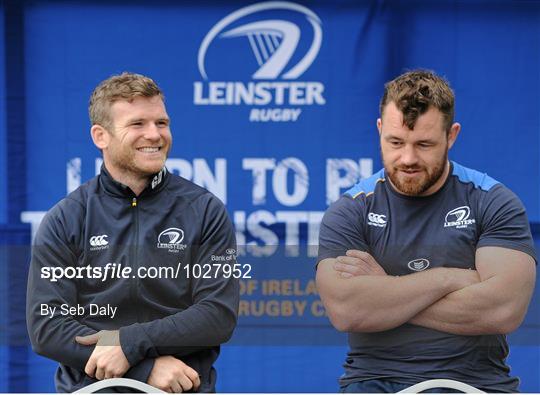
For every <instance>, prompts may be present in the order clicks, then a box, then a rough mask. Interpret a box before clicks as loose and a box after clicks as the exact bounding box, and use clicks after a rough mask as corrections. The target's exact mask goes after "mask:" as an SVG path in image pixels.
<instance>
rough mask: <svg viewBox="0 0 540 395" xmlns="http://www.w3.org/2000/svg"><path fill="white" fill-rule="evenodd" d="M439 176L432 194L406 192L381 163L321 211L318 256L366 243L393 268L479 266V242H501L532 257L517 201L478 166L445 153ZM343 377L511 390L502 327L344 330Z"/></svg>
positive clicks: (344, 380)
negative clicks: (476, 332) (460, 331)
mask: <svg viewBox="0 0 540 395" xmlns="http://www.w3.org/2000/svg"><path fill="white" fill-rule="evenodd" d="M450 165H451V167H450V176H449V177H448V178H447V180H446V182H445V184H444V185H443V186H442V187H441V189H439V190H438V191H437V192H435V193H434V194H432V195H429V196H406V195H403V194H400V193H398V192H397V191H396V190H395V189H394V188H393V187H392V186H391V185H390V183H389V182H386V178H385V174H384V170H380V171H379V172H377V173H376V174H374V175H373V176H371V177H369V178H367V179H363V180H361V181H360V182H359V183H358V184H356V185H355V186H354V187H353V188H351V189H350V190H349V191H347V192H346V193H345V194H344V195H343V196H342V197H341V198H340V199H339V200H337V201H336V202H334V203H333V204H332V205H331V206H330V207H329V209H328V210H327V211H326V213H325V215H324V218H323V221H322V224H321V229H320V236H319V238H320V240H319V255H318V259H317V261H318V262H320V261H321V260H323V259H326V258H335V257H338V256H340V255H345V252H346V251H347V250H349V249H358V250H363V251H367V252H369V253H370V254H371V255H372V256H373V257H374V258H375V260H376V261H377V262H378V263H379V264H380V265H381V266H382V267H383V268H384V270H385V271H386V273H387V274H389V275H407V274H411V273H414V272H417V271H421V270H426V269H430V268H436V267H455V268H463V269H467V268H470V269H475V253H476V250H477V249H478V248H480V247H484V246H499V247H504V248H510V249H515V250H519V251H523V252H525V253H527V254H529V255H531V256H532V257H533V258H534V259H536V255H535V251H534V244H533V240H532V236H531V232H530V228H529V223H528V220H527V216H526V213H525V209H524V207H523V204H522V203H521V201H520V200H519V198H518V197H517V196H516V195H515V194H514V193H513V192H512V191H510V190H509V189H508V188H506V187H505V186H504V185H502V184H501V183H499V182H497V181H495V180H494V179H493V178H491V177H489V176H488V175H486V174H484V173H480V172H478V171H475V170H471V169H468V168H465V167H463V166H461V165H459V164H457V163H455V162H451V164H450ZM349 347H350V349H349V352H348V354H347V359H346V362H345V365H344V367H345V374H344V375H343V376H342V377H341V379H340V384H341V385H346V384H349V383H351V382H355V381H362V380H368V379H381V378H384V379H388V380H391V379H394V380H397V381H399V382H401V383H405V384H411V385H412V384H416V383H418V382H420V381H423V380H428V379H435V378H446V379H454V380H459V381H463V382H466V383H468V384H470V385H473V386H475V387H477V388H480V389H483V390H484V391H488V392H490V391H508V392H516V391H517V388H518V384H519V380H518V379H517V378H515V377H511V376H510V375H509V371H510V369H509V367H508V366H507V365H506V363H505V359H506V357H507V355H508V343H507V341H506V336H504V335H482V336H461V335H454V334H449V333H444V332H440V331H437V330H434V329H429V328H424V327H420V326H416V325H412V324H403V325H401V326H399V327H397V328H394V329H391V330H387V331H382V332H375V333H350V334H349Z"/></svg>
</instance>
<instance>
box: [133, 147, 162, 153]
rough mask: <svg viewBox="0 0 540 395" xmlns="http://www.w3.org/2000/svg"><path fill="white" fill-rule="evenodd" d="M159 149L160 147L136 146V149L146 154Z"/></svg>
mask: <svg viewBox="0 0 540 395" xmlns="http://www.w3.org/2000/svg"><path fill="white" fill-rule="evenodd" d="M160 150H161V147H141V148H137V151H139V152H144V153H147V154H154V153H156V152H159V151H160Z"/></svg>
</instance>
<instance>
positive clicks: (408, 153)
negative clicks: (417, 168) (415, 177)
mask: <svg viewBox="0 0 540 395" xmlns="http://www.w3.org/2000/svg"><path fill="white" fill-rule="evenodd" d="M417 163H418V155H417V154H416V149H415V148H414V147H413V146H412V145H409V144H406V145H405V146H404V147H403V149H402V151H401V164H402V165H403V166H407V167H410V166H414V165H416V164H417Z"/></svg>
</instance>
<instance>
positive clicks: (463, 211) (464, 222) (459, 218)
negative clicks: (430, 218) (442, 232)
mask: <svg viewBox="0 0 540 395" xmlns="http://www.w3.org/2000/svg"><path fill="white" fill-rule="evenodd" d="M470 215H471V209H470V208H469V206H461V207H457V208H455V209H453V210H450V211H449V212H448V213H447V214H446V217H445V218H444V227H445V228H449V227H455V228H456V229H461V228H466V227H468V226H469V225H472V224H474V223H475V222H476V220H474V219H469V216H470Z"/></svg>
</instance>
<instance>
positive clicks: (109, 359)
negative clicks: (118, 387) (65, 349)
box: [75, 331, 129, 380]
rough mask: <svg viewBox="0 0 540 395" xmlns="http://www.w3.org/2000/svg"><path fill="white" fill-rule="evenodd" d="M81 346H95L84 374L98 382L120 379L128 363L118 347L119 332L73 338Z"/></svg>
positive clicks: (101, 332)
mask: <svg viewBox="0 0 540 395" xmlns="http://www.w3.org/2000/svg"><path fill="white" fill-rule="evenodd" d="M75 340H76V341H77V343H79V344H82V345H83V346H92V345H94V344H95V345H96V347H95V348H94V351H93V352H92V355H90V359H88V362H87V363H86V366H85V368H84V371H85V373H86V374H87V375H88V376H90V377H95V378H96V379H98V380H103V379H111V378H115V377H122V376H123V375H124V373H126V372H127V371H128V369H129V362H128V360H127V359H126V356H125V355H124V352H123V351H122V347H121V346H120V332H119V331H99V332H97V333H94V334H92V335H88V336H77V337H75Z"/></svg>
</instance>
